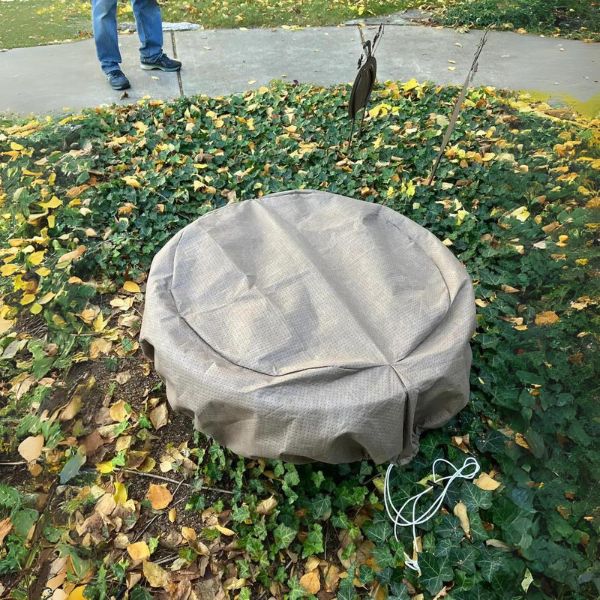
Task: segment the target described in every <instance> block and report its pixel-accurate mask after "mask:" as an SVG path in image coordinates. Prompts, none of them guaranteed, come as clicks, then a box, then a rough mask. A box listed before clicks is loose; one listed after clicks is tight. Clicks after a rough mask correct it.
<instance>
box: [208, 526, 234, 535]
mask: <svg viewBox="0 0 600 600" xmlns="http://www.w3.org/2000/svg"><path fill="white" fill-rule="evenodd" d="M213 529H216V530H217V531H218V532H219V533H222V534H223V535H235V531H232V530H231V529H228V528H227V527H223V526H221V525H215V526H214V527H213Z"/></svg>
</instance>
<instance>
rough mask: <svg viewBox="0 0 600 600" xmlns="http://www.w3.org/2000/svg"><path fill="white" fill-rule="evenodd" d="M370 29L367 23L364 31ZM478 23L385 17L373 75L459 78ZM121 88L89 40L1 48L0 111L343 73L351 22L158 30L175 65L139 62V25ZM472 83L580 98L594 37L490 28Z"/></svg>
mask: <svg viewBox="0 0 600 600" xmlns="http://www.w3.org/2000/svg"><path fill="white" fill-rule="evenodd" d="M366 34H367V35H368V36H369V37H372V36H373V35H374V28H369V30H368V31H366ZM480 36H481V32H477V31H472V32H470V33H468V34H461V33H458V32H457V31H454V30H452V29H441V28H431V27H424V26H420V25H410V26H393V25H392V26H388V27H387V28H386V31H385V35H384V37H383V39H382V42H381V45H380V47H379V49H378V51H377V59H378V64H379V73H378V79H379V80H380V81H383V80H386V79H402V80H406V79H410V78H412V77H415V78H416V79H418V80H419V81H423V80H432V81H435V82H437V83H442V84H446V83H454V84H459V83H462V82H463V80H464V77H465V75H466V72H467V70H468V67H469V65H470V63H471V60H472V56H473V52H474V49H475V47H476V45H477V43H478V41H479V39H480ZM120 44H121V52H122V55H123V59H124V62H123V64H122V68H123V70H124V71H125V73H126V74H127V75H128V77H129V78H130V80H131V83H132V89H130V90H128V93H127V97H124V98H122V97H121V96H122V93H121V92H114V91H113V90H111V89H110V87H109V86H108V84H107V83H106V81H105V80H104V77H103V75H102V73H101V72H100V69H99V67H98V64H97V61H96V56H95V50H94V43H93V40H85V41H81V42H74V43H69V44H62V45H56V46H44V47H38V48H21V49H15V50H9V51H7V52H2V53H0V82H1V83H0V112H3V111H6V112H14V113H20V114H29V113H36V114H45V113H57V112H61V111H62V110H64V109H71V110H73V109H80V108H83V107H91V106H98V105H101V104H112V103H118V104H119V103H125V102H135V101H136V100H138V99H140V98H142V97H143V96H151V97H153V98H163V99H170V98H175V97H177V96H179V95H181V94H188V95H189V94H207V95H223V94H229V93H233V92H242V91H244V90H247V89H251V88H255V87H258V86H261V85H265V84H268V83H269V81H271V80H272V79H283V80H286V81H293V80H297V81H299V82H301V83H305V82H310V83H315V84H319V85H331V84H336V83H347V82H350V81H351V80H352V79H353V78H354V75H355V73H356V63H357V60H358V57H359V54H360V37H359V33H358V29H357V28H356V27H353V26H340V27H319V28H307V29H299V30H289V29H254V30H240V29H235V30H197V31H176V32H165V51H166V52H167V53H169V54H171V55H172V56H175V57H177V58H179V59H180V60H181V61H183V64H184V67H183V70H182V71H181V73H180V74H179V75H177V74H173V73H161V72H158V71H141V70H140V69H139V65H138V54H137V47H138V44H139V42H138V39H137V35H135V34H131V35H122V36H121V37H120ZM475 85H493V86H497V87H502V88H510V89H516V90H521V89H526V90H535V91H538V92H550V93H554V94H557V95H562V94H569V95H570V96H572V97H574V98H576V99H578V100H579V101H583V102H585V101H588V100H589V99H590V98H592V97H594V96H596V95H598V94H599V93H600V44H586V43H583V42H579V41H573V40H565V39H557V38H541V37H539V36H533V35H519V34H515V33H509V32H491V33H490V35H489V38H488V43H487V45H486V47H485V49H484V51H483V54H482V57H481V60H480V68H479V73H478V74H477V76H476V79H475Z"/></svg>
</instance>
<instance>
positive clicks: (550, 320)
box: [535, 310, 560, 327]
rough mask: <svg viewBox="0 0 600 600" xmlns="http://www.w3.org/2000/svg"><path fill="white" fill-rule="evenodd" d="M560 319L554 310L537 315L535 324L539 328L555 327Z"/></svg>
mask: <svg viewBox="0 0 600 600" xmlns="http://www.w3.org/2000/svg"><path fill="white" fill-rule="evenodd" d="M559 321H560V317H559V316H558V315H557V314H556V313H555V312H554V311H553V310H546V311H544V312H541V313H538V314H537V315H535V324H536V325H539V326H542V327H543V326H545V325H554V323H558V322H559Z"/></svg>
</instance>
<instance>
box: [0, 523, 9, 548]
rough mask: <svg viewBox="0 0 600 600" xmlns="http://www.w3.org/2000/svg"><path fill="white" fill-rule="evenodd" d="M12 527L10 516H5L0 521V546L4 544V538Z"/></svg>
mask: <svg viewBox="0 0 600 600" xmlns="http://www.w3.org/2000/svg"><path fill="white" fill-rule="evenodd" d="M11 529H12V521H11V520H10V517H6V519H3V520H2V521H0V548H2V544H4V538H5V537H6V536H7V535H8V534H9V533H10V530H11Z"/></svg>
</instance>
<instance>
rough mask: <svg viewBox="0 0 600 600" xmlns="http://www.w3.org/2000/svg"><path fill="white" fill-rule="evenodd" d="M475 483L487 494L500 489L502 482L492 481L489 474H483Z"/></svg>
mask: <svg viewBox="0 0 600 600" xmlns="http://www.w3.org/2000/svg"><path fill="white" fill-rule="evenodd" d="M473 483H474V484H475V485H476V486H477V487H478V488H479V489H481V490H485V491H486V492H493V491H494V490H497V489H498V488H499V487H500V482H499V481H496V480H495V479H492V478H491V477H490V476H489V475H488V474H487V473H482V474H481V475H480V476H479V477H478V478H477V479H476V480H475V481H474V482H473Z"/></svg>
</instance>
